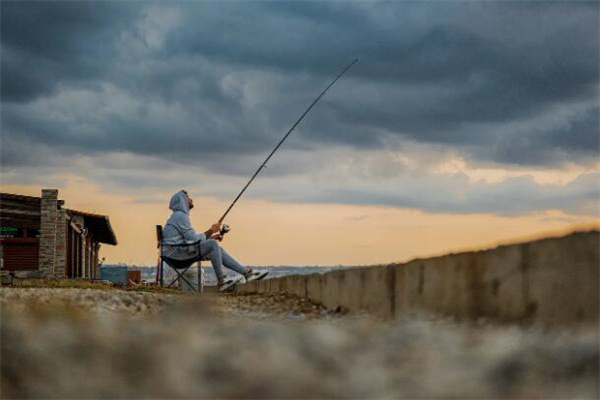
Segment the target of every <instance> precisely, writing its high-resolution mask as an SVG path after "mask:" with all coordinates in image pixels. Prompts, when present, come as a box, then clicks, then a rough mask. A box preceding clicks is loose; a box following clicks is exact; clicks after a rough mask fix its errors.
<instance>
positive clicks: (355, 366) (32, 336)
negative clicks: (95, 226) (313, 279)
mask: <svg viewBox="0 0 600 400" xmlns="http://www.w3.org/2000/svg"><path fill="white" fill-rule="evenodd" d="M0 305H1V306H2V309H1V322H2V325H1V334H2V336H1V372H2V377H1V382H0V383H1V386H0V391H1V392H0V394H1V396H2V398H136V399H137V398H265V397H266V398H445V397H454V398H598V396H599V389H598V385H599V378H598V375H599V365H598V364H599V360H600V359H599V348H598V346H599V344H598V328H597V327H589V328H578V329H575V330H561V331H556V332H549V331H542V330H539V329H532V328H530V329H525V328H518V327H506V326H493V325H491V324H486V323H483V322H481V323H478V324H464V323H462V324H459V323H455V322H452V321H448V320H441V319H431V318H425V317H419V316H414V317H411V318H408V319H406V320H402V321H394V322H390V321H387V322H386V321H381V320H377V319H374V318H370V317H368V316H365V315H356V314H346V315H344V314H340V313H336V312H335V311H333V310H326V309H324V308H323V307H321V306H319V305H316V304H312V303H309V302H307V301H305V300H302V299H298V298H294V297H289V296H282V295H278V296H268V297H266V296H258V295H244V296H242V295H221V296H216V295H212V296H211V295H204V296H192V295H181V294H176V293H174V292H173V293H170V292H167V291H164V292H158V291H157V292H138V291H124V290H117V289H109V288H104V289H91V288H0Z"/></svg>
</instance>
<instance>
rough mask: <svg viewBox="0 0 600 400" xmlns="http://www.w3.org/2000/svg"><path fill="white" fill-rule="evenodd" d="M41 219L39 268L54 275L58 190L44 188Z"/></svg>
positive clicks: (43, 272)
mask: <svg viewBox="0 0 600 400" xmlns="http://www.w3.org/2000/svg"><path fill="white" fill-rule="evenodd" d="M40 207H41V210H40V212H41V219H40V248H39V270H40V272H41V273H42V275H43V276H46V277H53V276H54V269H55V265H56V244H57V243H56V227H57V222H58V219H59V218H58V190H56V189H43V190H42V201H41V206H40Z"/></svg>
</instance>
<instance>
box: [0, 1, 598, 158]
mask: <svg viewBox="0 0 600 400" xmlns="http://www.w3.org/2000/svg"><path fill="white" fill-rule="evenodd" d="M153 9H154V11H155V15H154V18H155V20H154V21H153V20H152V11H153ZM156 10H158V11H156ZM164 10H171V11H173V10H174V11H177V12H178V13H179V15H178V18H177V21H176V23H175V24H174V25H173V26H171V27H169V29H167V30H166V32H165V34H164V38H162V39H161V41H162V42H161V43H160V45H158V46H154V47H153V46H149V44H148V39H147V38H145V37H144V34H145V32H144V31H143V30H142V29H140V28H139V25H140V24H143V23H144V22H148V21H150V23H149V24H148V30H149V31H152V30H153V29H154V30H156V29H159V28H160V27H159V28H157V27H156V24H157V23H158V24H159V23H160V18H161V12H162V11H164ZM157 17H158V18H157ZM597 18H598V6H597V4H593V3H592V4H590V3H589V2H584V3H575V2H568V3H567V2H565V3H555V2H551V3H546V2H535V3H533V4H530V3H526V4H519V3H512V2H510V3H486V4H480V3H470V2H469V3H447V4H442V3H427V4H417V3H405V2H381V3H368V4H362V3H337V2H330V3H321V2H308V3H306V2H281V3H274V2H253V3H238V2H225V3H223V2H198V3H187V2H186V3H171V4H168V3H142V2H135V3H127V4H124V3H112V2H106V3H105V2H2V53H3V54H2V99H3V102H5V103H6V102H18V103H20V104H22V103H27V102H31V101H34V100H35V99H38V98H40V96H49V95H51V94H52V93H56V91H57V90H61V89H62V90H64V89H69V88H82V87H84V88H86V87H87V88H90V90H92V91H96V92H98V93H99V92H101V90H100V87H101V86H100V85H102V84H110V85H113V86H114V87H116V88H118V89H119V90H121V91H123V92H124V93H125V94H126V95H128V96H131V97H132V98H135V99H138V100H139V101H140V103H142V104H140V106H139V110H138V111H139V112H138V113H136V114H134V115H114V116H111V115H107V116H106V120H100V121H96V122H95V124H96V126H95V130H96V132H97V133H96V134H95V135H82V136H85V137H83V138H79V137H78V133H77V130H78V129H80V128H79V127H76V126H74V125H73V123H72V122H73V121H71V120H68V119H66V120H62V124H59V125H58V126H57V124H56V121H54V120H52V118H51V117H48V116H47V115H41V116H37V118H36V116H35V115H32V112H33V113H35V109H31V108H28V109H27V112H26V113H25V111H24V109H21V110H19V107H9V108H7V109H6V110H4V109H3V128H4V132H5V133H4V135H11V134H14V132H16V131H19V134H20V135H26V136H29V137H30V139H31V140H42V141H44V140H46V141H49V140H50V138H51V140H52V141H53V143H55V144H58V143H61V135H63V136H62V139H63V143H64V144H67V142H68V146H70V147H72V148H74V150H75V151H80V152H83V153H85V152H88V151H92V149H95V150H98V149H102V150H103V151H112V150H127V151H132V152H136V153H140V154H158V155H160V154H165V153H168V154H171V155H173V154H175V156H176V155H177V154H179V155H180V156H181V157H183V158H189V153H191V152H192V151H191V149H194V148H197V147H198V146H200V142H201V143H203V144H204V145H203V146H201V147H202V148H203V149H204V150H205V151H206V152H214V151H218V152H231V153H236V152H249V153H253V152H260V151H261V149H263V148H264V147H265V146H268V145H269V144H270V143H272V142H273V140H275V139H276V137H277V136H278V135H280V134H281V132H282V131H283V130H285V129H286V128H287V127H288V126H289V125H290V124H291V122H293V116H296V115H298V114H299V113H300V112H301V110H302V107H303V106H305V105H306V104H307V103H308V102H309V101H310V99H311V98H312V97H313V96H314V94H315V93H316V92H317V90H318V89H320V88H321V87H322V86H323V84H324V82H326V80H327V79H329V78H330V77H331V76H333V75H334V74H335V72H336V69H337V68H338V67H339V66H340V65H341V64H343V62H346V60H349V59H351V58H352V57H354V56H356V55H358V54H359V53H361V52H362V51H363V50H364V49H366V48H368V47H371V46H373V45H374V46H373V49H372V51H371V52H370V53H369V55H368V56H367V57H365V58H364V60H362V62H361V64H359V65H358V66H357V67H356V68H355V70H354V71H352V74H351V75H349V76H348V78H347V79H346V81H345V82H343V83H342V84H340V85H339V87H336V88H335V90H334V91H333V92H332V93H331V94H330V95H329V97H328V98H326V99H325V100H324V101H323V104H321V105H320V108H319V109H317V110H315V112H314V113H313V115H311V118H310V119H309V120H307V121H306V124H305V126H304V129H303V131H304V134H303V137H299V138H295V141H294V142H293V143H291V144H290V145H291V146H305V145H310V143H311V142H315V141H316V142H328V143H334V144H336V143H337V144H346V145H350V146H353V147H358V148H360V147H362V146H365V147H370V148H373V147H379V146H382V145H383V143H386V142H385V140H384V139H385V138H386V136H389V135H402V136H403V137H404V138H405V139H406V140H412V141H418V142H431V143H443V144H445V145H447V146H458V147H459V148H460V147H461V146H468V147H469V149H468V151H467V154H471V155H472V156H473V158H474V159H481V158H484V159H485V157H490V158H491V161H496V162H506V163H509V164H510V163H516V164H523V165H532V164H552V163H556V162H562V161H563V158H564V157H550V158H548V157H547V155H548V154H553V153H556V152H555V151H554V150H556V149H557V148H558V147H560V149H561V150H562V151H563V153H565V152H566V153H568V154H572V156H573V157H572V158H588V159H589V158H590V157H592V158H593V157H596V156H597V154H598V147H599V146H598V140H597V136H598V135H597V129H593V127H594V125H596V126H597V123H596V122H597V113H595V108H591V107H588V108H585V107H584V108H583V109H581V106H580V109H579V111H578V113H577V114H576V115H574V116H573V117H572V118H574V119H577V120H578V124H579V125H581V126H582V129H581V130H575V129H578V124H574V125H573V128H572V129H560V128H559V127H554V128H551V129H549V130H548V132H547V133H546V134H540V133H539V132H532V131H529V132H521V133H520V134H522V135H525V136H527V137H530V138H531V142H535V143H533V144H532V146H530V147H528V148H525V149H522V148H520V147H518V148H513V147H511V146H508V147H507V146H505V145H503V144H502V143H500V144H498V148H497V149H495V151H490V150H489V145H490V143H498V142H502V140H501V139H502V137H503V136H510V135H511V132H510V130H509V129H508V128H507V129H506V130H505V131H502V129H498V128H502V127H503V126H504V125H505V124H507V123H510V122H512V121H516V120H522V119H527V118H531V117H534V116H539V115H543V114H544V113H551V112H552V107H554V106H556V105H557V104H567V105H569V104H581V103H582V102H584V103H585V102H586V101H587V102H588V103H589V102H593V101H594V99H596V98H597V96H598V22H597ZM152 22H154V26H153V25H152ZM507 25H509V27H507ZM32 27H34V29H32ZM146 33H148V32H146ZM150 33H151V32H150ZM271 75H272V76H277V75H278V76H279V77H280V78H279V79H277V81H276V82H275V83H270V82H269V81H268V77H269V76H271ZM227 76H233V77H235V78H237V81H236V82H234V83H232V84H231V85H232V86H233V89H232V90H231V91H230V92H229V93H228V92H227V91H226V90H225V89H224V86H225V85H224V83H223V80H224V79H225V78H226V77H227ZM260 77H263V78H264V79H263V81H262V83H263V84H264V85H263V87H262V88H261V89H262V92H259V95H262V96H264V100H259V103H260V105H261V107H256V108H252V107H248V105H244V104H243V99H242V98H241V97H240V96H241V95H243V91H244V88H245V85H248V84H249V83H250V81H251V80H252V79H256V78H260ZM265 77H266V78H265ZM285 79H287V80H289V81H288V82H286V81H285ZM146 101H147V102H152V101H155V102H159V103H163V104H165V105H170V104H178V105H180V106H181V107H183V109H184V111H185V112H182V113H181V114H180V117H181V118H182V119H181V120H180V121H178V122H177V123H175V124H170V125H166V126H165V125H164V124H160V123H157V121H155V120H153V119H152V118H151V116H149V114H148V111H147V110H144V105H143V103H144V102H146ZM20 111H21V115H19V112H20ZM23 114H26V116H24V115H23ZM77 117H78V118H80V119H81V118H85V117H86V116H85V115H83V116H81V115H80V116H77ZM111 117H112V118H111ZM23 118H27V119H30V121H29V122H27V123H28V124H30V125H33V122H32V121H36V124H37V126H29V127H27V128H26V129H23V124H24V122H23V121H22V119H23ZM478 123H485V124H492V125H494V126H493V127H494V128H496V129H493V131H494V132H496V133H490V132H486V131H482V130H481V129H473V124H478ZM53 127H54V129H53ZM590 127H591V128H592V129H590ZM236 132H238V133H236ZM557 135H559V136H560V137H557ZM167 137H168V138H169V140H166V138H167ZM303 141H305V144H302V142H303ZM184 143H187V144H188V145H182V144H184ZM199 151H201V152H202V151H203V150H199ZM538 152H539V153H541V154H543V157H540V156H539V155H538V154H536V153H538Z"/></svg>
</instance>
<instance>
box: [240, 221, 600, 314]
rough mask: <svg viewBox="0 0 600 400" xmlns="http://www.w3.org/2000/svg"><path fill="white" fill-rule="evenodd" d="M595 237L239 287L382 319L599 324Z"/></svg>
mask: <svg viewBox="0 0 600 400" xmlns="http://www.w3.org/2000/svg"><path fill="white" fill-rule="evenodd" d="M599 248H600V235H599V233H598V231H589V232H577V233H573V234H570V235H567V236H563V237H557V238H547V239H541V240H537V241H532V242H526V243H520V244H513V245H507V246H500V247H497V248H495V249H492V250H485V251H476V252H465V253H459V254H449V255H445V256H441V257H434V258H428V259H417V260H413V261H410V262H408V263H405V264H391V265H385V266H375V267H362V268H349V269H345V270H339V271H332V272H329V273H325V274H312V275H306V276H286V277H282V278H273V279H266V280H263V281H255V282H250V283H248V284H246V285H240V286H239V287H238V291H240V292H250V293H280V292H282V293H291V294H295V295H298V296H301V297H306V298H309V299H311V300H313V301H317V302H319V303H322V304H323V305H325V306H326V307H329V308H335V307H338V306H339V307H343V308H345V309H348V310H351V311H366V312H369V313H372V314H373V315H377V316H381V317H385V318H392V317H395V318H401V317H403V316H406V315H410V314H412V313H417V312H427V313H435V314H440V315H447V316H452V317H455V318H458V319H471V320H472V319H477V318H490V319H494V320H498V321H505V322H520V323H527V324H530V323H535V324H543V325H571V324H579V323H596V324H597V323H598V315H599V312H600V310H599V279H600V277H599V270H600V255H599Z"/></svg>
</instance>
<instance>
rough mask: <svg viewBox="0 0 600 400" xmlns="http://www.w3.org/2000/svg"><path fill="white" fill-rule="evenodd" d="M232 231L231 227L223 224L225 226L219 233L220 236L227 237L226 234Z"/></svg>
mask: <svg viewBox="0 0 600 400" xmlns="http://www.w3.org/2000/svg"><path fill="white" fill-rule="evenodd" d="M230 230H231V228H230V227H229V225H227V224H223V226H221V230H220V231H219V234H220V235H221V236H225V234H226V233H227V232H229V231H230Z"/></svg>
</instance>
